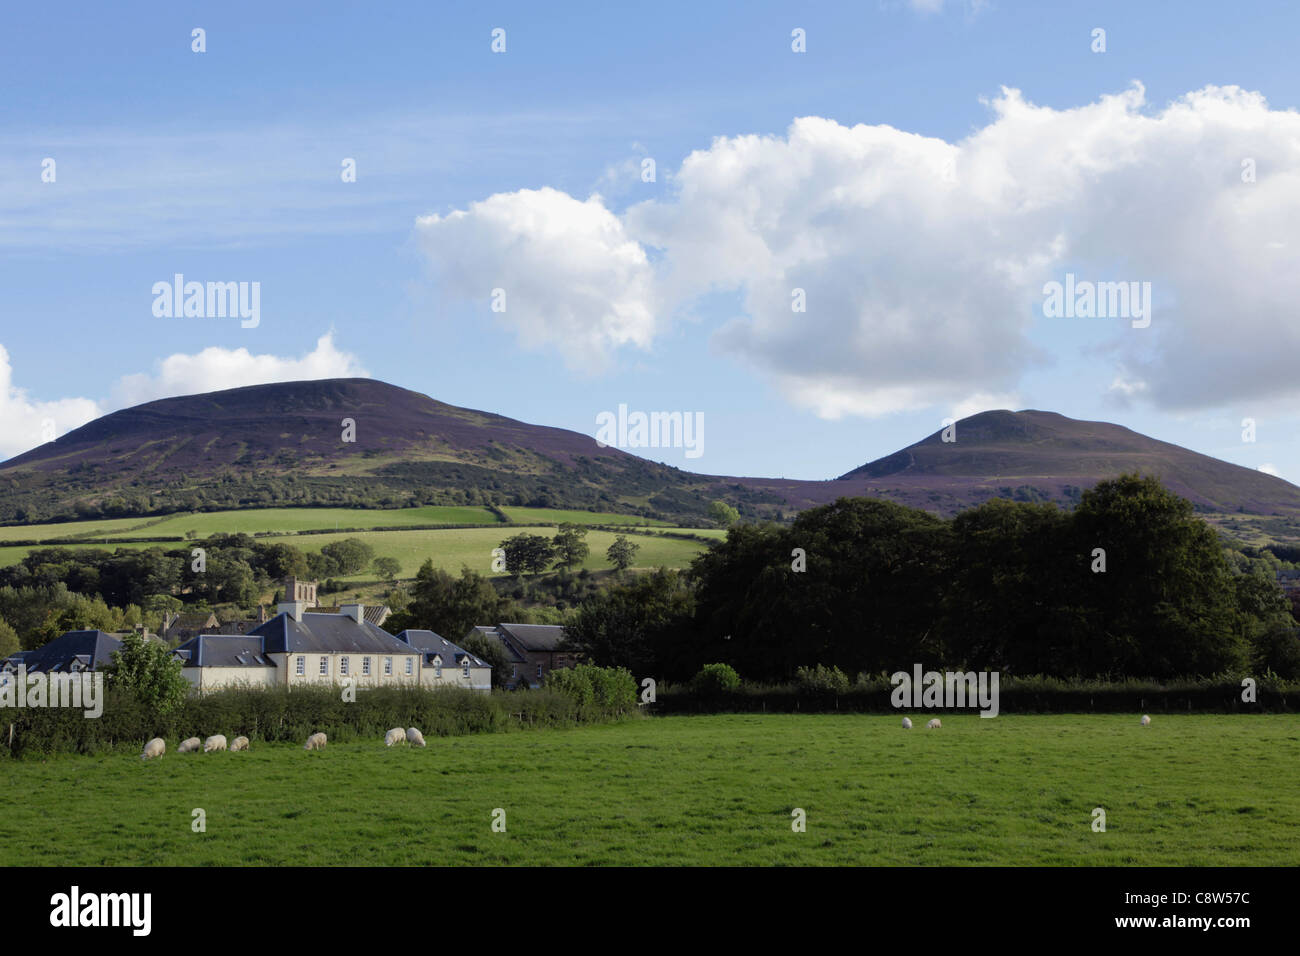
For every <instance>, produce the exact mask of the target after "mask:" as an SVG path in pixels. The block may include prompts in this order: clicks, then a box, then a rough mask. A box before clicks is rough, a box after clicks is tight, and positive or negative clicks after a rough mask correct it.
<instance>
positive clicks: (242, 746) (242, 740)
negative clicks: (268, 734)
mask: <svg viewBox="0 0 1300 956" xmlns="http://www.w3.org/2000/svg"><path fill="white" fill-rule="evenodd" d="M230 749H231V750H247V749H248V738H247V737H236V738H235V739H234V740H232V741H231V742H230Z"/></svg>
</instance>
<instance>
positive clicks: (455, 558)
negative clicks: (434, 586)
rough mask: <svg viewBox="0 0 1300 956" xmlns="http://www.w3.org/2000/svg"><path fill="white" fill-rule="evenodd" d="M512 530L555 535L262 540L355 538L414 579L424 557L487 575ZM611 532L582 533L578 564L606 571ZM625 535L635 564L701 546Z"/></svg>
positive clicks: (454, 532) (312, 538)
mask: <svg viewBox="0 0 1300 956" xmlns="http://www.w3.org/2000/svg"><path fill="white" fill-rule="evenodd" d="M516 534H539V535H543V536H545V537H547V538H550V537H552V536H554V534H555V529H554V528H547V527H536V528H529V527H520V526H518V525H500V526H499V527H496V528H444V529H440V530H437V531H367V532H362V533H357V534H342V533H340V534H313V535H304V536H299V537H289V538H267V539H266V540H268V541H284V542H286V543H288V544H292V545H295V546H296V547H299V548H301V549H302V550H304V551H319V550H320V549H321V548H322V547H323V546H325V545H327V544H329V543H330V542H331V541H339V540H342V539H343V538H359V539H360V540H362V541H364V542H366V544H368V545H370V546H371V547H372V548H374V549H375V554H377V555H387V556H388V557H392V558H396V559H397V560H398V561H399V562H400V563H401V565H402V577H404V578H409V577H414V576H415V572H416V571H417V570H418V569H419V567H420V565H421V564H423V563H424V560H425V558H432V559H433V564H434V567H438V568H442V569H444V570H446V571H450V572H452V573H455V572H457V571H459V570H460V568H461V565H467V566H469V567H470V568H472V569H473V570H475V571H478V572H480V573H481V574H486V575H489V576H490V575H492V574H493V571H492V549H493V548H495V547H497V546H498V545H500V544H501V542H502V541H504V540H505V539H506V538H508V537H510V536H511V535H516ZM615 537H616V536H615V535H614V534H613V533H612V532H609V531H589V532H587V545H588V547H589V548H590V549H591V551H590V553H589V554H588V555H587V560H586V561H585V562H584V563H583V567H585V568H589V569H591V570H593V571H596V570H608V569H609V561H607V560H606V558H605V551H606V550H607V549H608V548H609V546H610V545H611V544H613V543H614V538H615ZM629 538H630V539H631V540H632V541H634V542H635V543H636V544H639V545H640V546H641V550H640V551H638V552H637V554H636V559H635V560H634V561H633V562H632V566H633V567H634V568H657V567H659V566H660V565H663V566H666V567H670V568H684V567H686V565H688V564H690V562H691V559H692V558H694V557H695V555H696V554H698V553H699V552H700V551H702V550H703V549H704V547H705V544H704V543H703V542H702V541H690V540H683V539H681V538H661V537H657V536H650V535H640V534H638V535H629ZM374 576H375V574H374V572H373V571H364V572H362V573H361V574H356V575H353V576H352V577H341V578H339V580H341V581H365V580H371V579H373V578H374Z"/></svg>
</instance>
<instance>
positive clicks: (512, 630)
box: [497, 624, 564, 651]
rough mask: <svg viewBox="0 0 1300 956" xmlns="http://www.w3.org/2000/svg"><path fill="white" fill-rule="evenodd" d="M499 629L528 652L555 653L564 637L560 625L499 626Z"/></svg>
mask: <svg viewBox="0 0 1300 956" xmlns="http://www.w3.org/2000/svg"><path fill="white" fill-rule="evenodd" d="M497 629H498V630H500V631H502V632H504V634H505V636H506V637H509V638H513V639H514V640H515V641H517V642H518V643H519V646H520V647H522V648H523V649H524V650H526V651H553V650H555V649H556V647H557V645H558V644H559V643H560V641H561V640H562V639H563V637H564V628H563V627H561V626H560V625H559V624H498V625H497Z"/></svg>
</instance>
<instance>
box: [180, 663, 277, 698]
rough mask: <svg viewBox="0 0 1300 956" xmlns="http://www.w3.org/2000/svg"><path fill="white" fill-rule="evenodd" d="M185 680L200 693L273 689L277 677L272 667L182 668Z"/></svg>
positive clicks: (275, 670)
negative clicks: (238, 689) (233, 689)
mask: <svg viewBox="0 0 1300 956" xmlns="http://www.w3.org/2000/svg"><path fill="white" fill-rule="evenodd" d="M181 673H182V674H184V675H185V679H186V680H188V681H189V682H190V683H191V684H192V685H194V688H195V690H198V691H201V692H205V693H206V692H207V691H213V690H226V689H227V688H230V687H275V686H276V685H277V684H278V683H279V680H278V678H279V675H278V674H277V669H276V668H274V667H184V668H182V669H181Z"/></svg>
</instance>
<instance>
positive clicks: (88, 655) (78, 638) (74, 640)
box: [23, 631, 122, 673]
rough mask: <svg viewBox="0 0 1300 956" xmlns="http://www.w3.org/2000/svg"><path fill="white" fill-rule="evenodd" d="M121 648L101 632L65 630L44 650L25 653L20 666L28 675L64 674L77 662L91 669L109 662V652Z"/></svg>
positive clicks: (116, 640) (111, 654)
mask: <svg viewBox="0 0 1300 956" xmlns="http://www.w3.org/2000/svg"><path fill="white" fill-rule="evenodd" d="M121 648H122V642H121V641H119V640H118V639H117V638H116V637H114V636H113V635H112V634H105V633H104V632H103V631H68V632H67V633H65V634H61V635H59V636H58V637H56V638H55V639H54V640H52V641H50V642H49V643H48V644H46V645H45V646H44V647H38V648H37V649H36V650H34V651H28V652H27V654H26V656H25V657H24V658H23V665H24V666H25V667H26V668H27V671H28V672H29V673H31V672H33V671H46V672H50V673H56V672H60V671H63V672H66V671H68V670H69V669H70V668H71V665H72V662H73V661H77V662H78V663H80V664H81V665H82V666H83V667H87V668H89V669H91V670H95V669H97V668H100V667H103V666H104V665H105V664H110V663H112V661H113V652H114V651H117V650H121Z"/></svg>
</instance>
